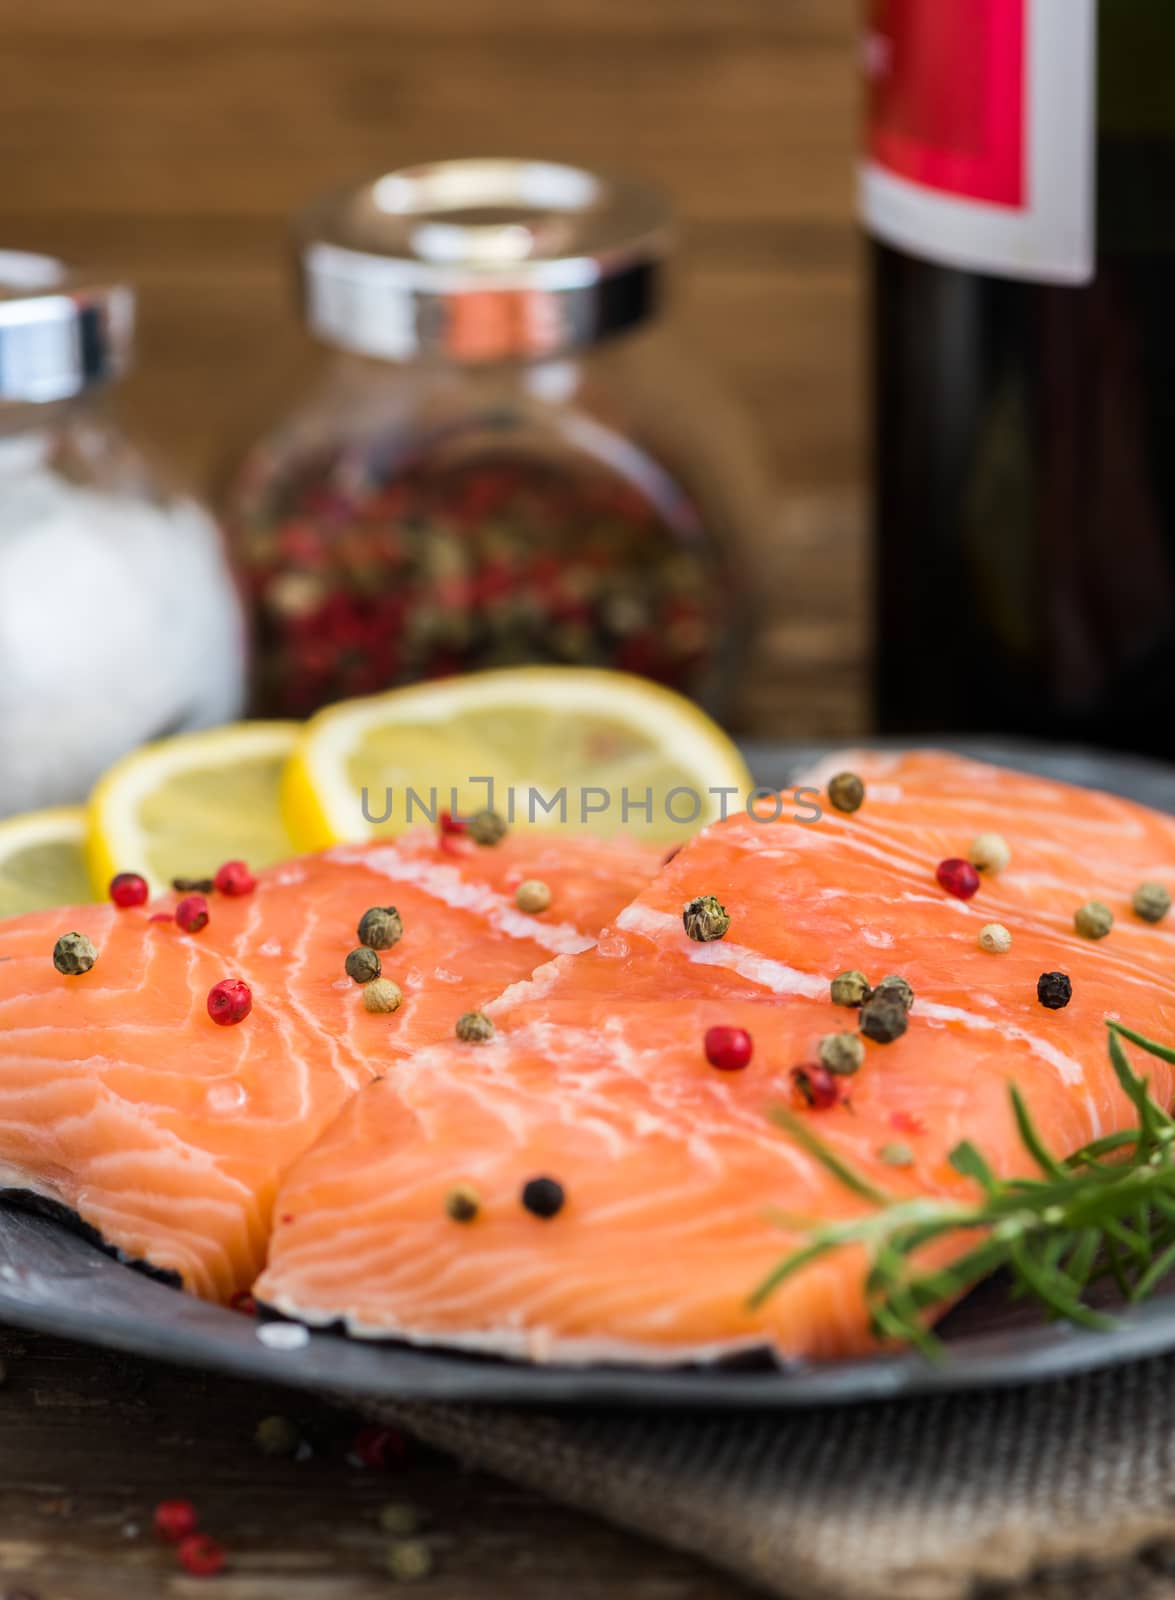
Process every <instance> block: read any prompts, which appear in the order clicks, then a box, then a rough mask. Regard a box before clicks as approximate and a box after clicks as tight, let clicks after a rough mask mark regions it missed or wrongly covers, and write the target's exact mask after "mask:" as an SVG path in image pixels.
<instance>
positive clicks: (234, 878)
mask: <svg viewBox="0 0 1175 1600" xmlns="http://www.w3.org/2000/svg"><path fill="white" fill-rule="evenodd" d="M212 885H213V888H214V889H215V890H216V892H217V894H227V895H229V896H231V897H233V898H235V897H236V896H238V895H242V894H252V893H253V890H254V889H255V888H256V887H257V879H256V878H255V877H254V876H253V874H252V873H251V872H250V871H249V869H248V867H247V866H246V865H245V863H244V862H243V861H226V862H225V864H224V866H223V867H219V868H218V869H217V873H216V876H215V878H213V880H212Z"/></svg>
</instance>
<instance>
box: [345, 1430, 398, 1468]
mask: <svg viewBox="0 0 1175 1600" xmlns="http://www.w3.org/2000/svg"><path fill="white" fill-rule="evenodd" d="M351 1454H352V1455H353V1456H355V1457H357V1458H358V1460H359V1461H360V1462H361V1463H362V1464H363V1466H365V1467H373V1468H375V1469H376V1470H378V1471H380V1472H386V1471H388V1470H389V1469H390V1468H392V1467H398V1466H399V1465H400V1463H401V1462H402V1461H403V1459H404V1457H405V1456H406V1455H407V1454H408V1441H407V1439H406V1438H405V1437H404V1435H403V1434H402V1433H401V1432H400V1431H399V1429H398V1428H360V1430H359V1432H358V1433H357V1434H356V1435H355V1438H354V1440H353V1441H352V1443H351Z"/></svg>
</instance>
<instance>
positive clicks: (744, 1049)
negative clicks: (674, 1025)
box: [702, 1025, 754, 1072]
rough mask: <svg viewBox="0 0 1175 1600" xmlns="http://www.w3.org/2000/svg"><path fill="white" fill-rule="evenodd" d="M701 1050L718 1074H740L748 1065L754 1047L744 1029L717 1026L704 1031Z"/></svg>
mask: <svg viewBox="0 0 1175 1600" xmlns="http://www.w3.org/2000/svg"><path fill="white" fill-rule="evenodd" d="M702 1049H703V1050H704V1051H705V1053H706V1060H707V1061H708V1062H709V1063H710V1065H711V1066H712V1067H717V1068H718V1070H719V1072H741V1071H742V1070H743V1068H744V1067H746V1066H748V1065H749V1063H750V1060H751V1053H752V1051H753V1049H754V1045H753V1043H752V1040H751V1036H750V1034H749V1033H748V1032H747V1030H746V1029H745V1028H732V1027H728V1026H723V1025H719V1026H717V1027H714V1028H707V1029H706V1032H705V1034H704V1035H703V1038H702Z"/></svg>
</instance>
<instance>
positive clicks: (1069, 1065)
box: [915, 997, 1085, 1084]
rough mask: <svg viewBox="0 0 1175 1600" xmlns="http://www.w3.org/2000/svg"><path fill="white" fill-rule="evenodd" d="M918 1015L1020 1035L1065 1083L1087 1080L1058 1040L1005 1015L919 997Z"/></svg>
mask: <svg viewBox="0 0 1175 1600" xmlns="http://www.w3.org/2000/svg"><path fill="white" fill-rule="evenodd" d="M915 1007H916V1009H917V1014H918V1016H919V1017H924V1018H926V1020H927V1021H928V1022H959V1023H962V1025H963V1027H965V1028H970V1029H972V1030H973V1031H975V1032H980V1033H998V1034H999V1035H1000V1036H1001V1037H1002V1038H1004V1039H1018V1040H1019V1041H1020V1043H1021V1044H1026V1045H1027V1046H1028V1048H1029V1049H1030V1050H1031V1051H1032V1053H1033V1055H1036V1056H1039V1057H1040V1059H1041V1060H1042V1061H1045V1062H1047V1063H1048V1065H1049V1066H1050V1067H1053V1068H1055V1070H1056V1072H1057V1074H1058V1076H1059V1077H1060V1079H1061V1081H1062V1083H1067V1084H1078V1083H1084V1082H1085V1068H1084V1067H1083V1066H1082V1065H1081V1063H1080V1061H1075V1060H1074V1059H1073V1057H1072V1056H1067V1055H1066V1054H1065V1052H1064V1051H1063V1050H1059V1049H1058V1048H1057V1046H1056V1045H1055V1044H1050V1042H1049V1041H1048V1040H1047V1039H1042V1038H1041V1037H1040V1036H1039V1034H1035V1033H1029V1031H1028V1029H1027V1028H1021V1027H1019V1026H1017V1024H1016V1023H1014V1022H1009V1021H1007V1019H1006V1018H1003V1017H1001V1018H996V1017H981V1016H979V1015H977V1013H976V1012H974V1011H964V1010H963V1008H962V1007H961V1006H944V1005H939V1004H938V1002H937V1001H934V1000H923V999H922V998H921V997H919V998H918V999H917V1000H916V1001H915Z"/></svg>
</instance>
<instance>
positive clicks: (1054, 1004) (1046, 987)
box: [1036, 972, 1073, 1011]
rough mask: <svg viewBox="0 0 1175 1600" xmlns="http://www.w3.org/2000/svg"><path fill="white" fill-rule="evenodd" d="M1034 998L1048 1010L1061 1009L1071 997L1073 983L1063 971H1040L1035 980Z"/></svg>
mask: <svg viewBox="0 0 1175 1600" xmlns="http://www.w3.org/2000/svg"><path fill="white" fill-rule="evenodd" d="M1036 998H1037V999H1038V1000H1039V1001H1040V1003H1041V1005H1042V1006H1046V1007H1047V1008H1048V1009H1049V1010H1050V1011H1063V1010H1064V1009H1065V1007H1066V1006H1067V1005H1068V1004H1069V1002H1070V1000H1072V998H1073V985H1072V984H1071V983H1070V981H1069V978H1068V975H1067V974H1066V973H1064V972H1042V973H1041V975H1040V977H1039V978H1038V979H1037V982H1036Z"/></svg>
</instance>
